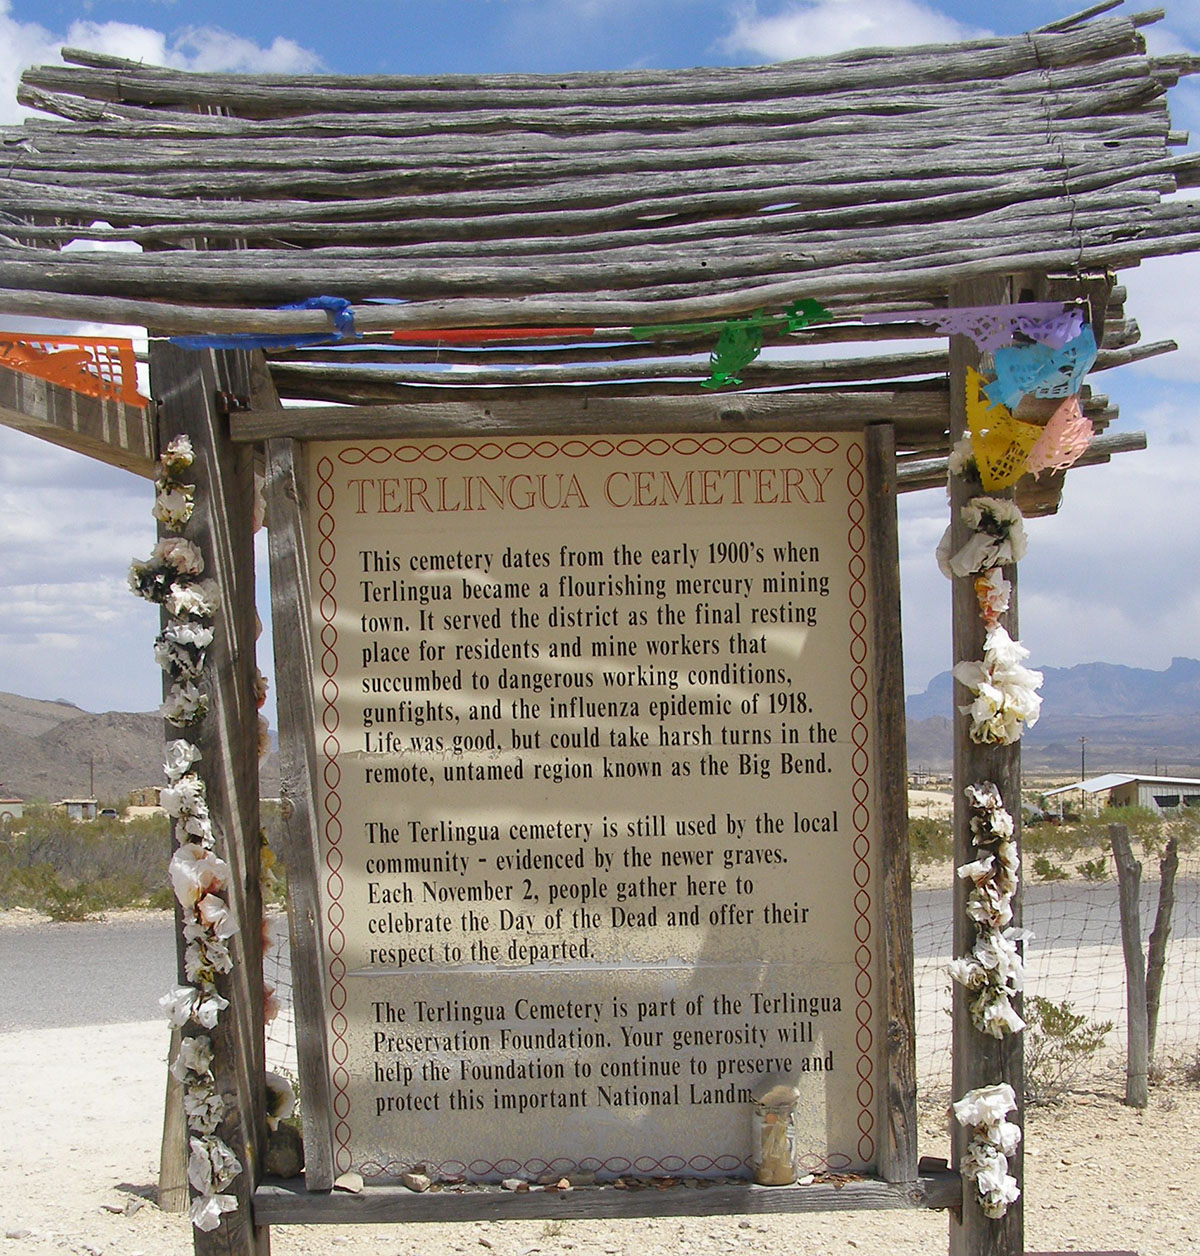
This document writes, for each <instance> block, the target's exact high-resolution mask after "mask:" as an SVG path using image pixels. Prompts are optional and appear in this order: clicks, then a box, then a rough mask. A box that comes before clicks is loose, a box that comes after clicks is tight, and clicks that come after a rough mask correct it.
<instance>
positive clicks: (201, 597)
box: [165, 580, 221, 619]
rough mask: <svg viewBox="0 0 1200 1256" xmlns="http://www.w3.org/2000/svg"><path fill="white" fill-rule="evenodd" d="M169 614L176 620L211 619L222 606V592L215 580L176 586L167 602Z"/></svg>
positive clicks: (168, 595) (173, 587)
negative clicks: (189, 618)
mask: <svg viewBox="0 0 1200 1256" xmlns="http://www.w3.org/2000/svg"><path fill="white" fill-rule="evenodd" d="M165 605H166V608H167V614H168V615H171V616H174V617H175V618H176V619H187V618H188V617H189V616H190V617H191V618H193V619H211V618H212V617H213V616H214V615H215V614H216V613H217V611H218V610H219V609H220V606H221V590H220V588H219V586H218V585H217V582H216V581H215V580H198V581H197V582H196V583H195V584H176V585H173V586H172V587H171V592H170V593H169V594H167V600H166V603H165Z"/></svg>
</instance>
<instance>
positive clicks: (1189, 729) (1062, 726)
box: [905, 658, 1200, 776]
mask: <svg viewBox="0 0 1200 1256" xmlns="http://www.w3.org/2000/svg"><path fill="white" fill-rule="evenodd" d="M1039 670H1040V671H1041V672H1042V673H1043V675H1044V677H1045V680H1044V682H1043V684H1042V688H1041V694H1042V717H1041V719H1039V720H1038V722H1037V724H1035V725H1034V727H1033V728H1031V729H1029V730H1028V731H1027V732H1026V734H1025V736H1024V737H1023V738H1022V740H1021V753H1022V757H1023V759H1024V761H1025V763H1026V765H1027V766H1028V767H1030V768H1035V769H1044V770H1047V771H1065V772H1071V771H1074V772H1075V773H1076V774H1078V771H1079V763H1080V744H1079V739H1080V737H1086V738H1087V744H1086V746H1085V747H1084V750H1085V751H1086V756H1087V772H1088V775H1089V776H1091V775H1093V774H1094V773H1097V772H1106V771H1121V770H1126V771H1138V772H1149V771H1155V770H1156V769H1157V771H1158V772H1159V773H1160V774H1163V775H1168V774H1175V775H1200V660H1197V659H1188V658H1176V659H1172V660H1171V665H1170V667H1168V668H1166V669H1165V670H1164V671H1161V672H1155V671H1149V670H1147V669H1145V668H1140V667H1124V666H1122V665H1120V664H1116V663H1079V664H1077V665H1076V666H1075V667H1043V668H1040V669H1039ZM953 688H954V686H953V677H952V676H951V674H950V673H949V672H941V673H939V674H938V675H937V676H935V677H934V678H933V680H931V681H930V682H929V687H928V688H927V689H926V690H925V692H924V693H921V694H913V695H911V696H910V697H909V698H908V699H907V701H906V702H905V712H906V715H907V718H908V759H909V764H910V765H911V766H912V767H925V768H928V769H930V770H933V771H944V770H946V769H947V768H948V767H949V765H950V763H951V759H952V755H953V750H952V746H951V725H950V721H951V718H952V716H953V703H954V696H953Z"/></svg>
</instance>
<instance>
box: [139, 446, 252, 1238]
mask: <svg viewBox="0 0 1200 1256" xmlns="http://www.w3.org/2000/svg"><path fill="white" fill-rule="evenodd" d="M193 460H194V455H193V451H192V446H191V442H190V441H189V440H188V438H187V437H186V436H180V437H177V438H176V439H175V440H173V441H172V442H171V443H170V445H168V446H167V449H166V452H165V453H164V454H163V455H162V457H161V458H160V459H159V468H160V469H159V474H158V490H157V494H156V497H155V504H154V512H153V513H154V517H155V518H156V519H158V520H159V521H160V522H161V523H162V524H163V525H164V527H167V528H182V527H183V526H184V525H185V524H186V523H187V522H188V520H189V519H190V518H191V517H192V511H193V508H194V504H195V488H194V486H193V485H191V484H189V483H187V482H186V481H184V479H183V478H182V477H183V475H184V473H185V472H186V471H187V469H188V468H189V467H190V466H191V465H192V462H193ZM203 572H204V557H203V555H202V554H201V553H200V551H199V549H198V548H197V547H196V546H195V545H193V544H192V542H191V541H188V540H185V539H184V538H183V537H178V536H169V537H165V538H164V539H163V540H161V541H159V543H158V544H157V545H156V546H155V547H154V549H153V551H152V552H151V554H150V557H149V558H148V559H147V560H146V561H145V562H137V561H135V562H134V563H132V564H131V566H130V569H129V585H130V588H131V589H132V590H133V591H134V592H135V593H137V594H138V595H139V596H140V597H144V598H146V599H147V600H148V601H151V602H156V603H158V604H159V605H160V606H162V607H164V608H165V610H166V614H167V623H166V626H165V627H164V628H163V631H162V633H161V634H160V635H159V637H158V639H157V640H156V641H155V645H154V656H155V659H156V660H157V661H158V663H159V665H160V666H161V667H162V669H163V671H164V672H166V674H167V676H168V678H169V680H170V689H169V691H168V694H167V698H166V701H165V702H164V703H163V705H162V708H161V710H162V715H163V717H164V718H165V719H166V720H167V721H169V722H170V723H172V724H174V725H176V726H177V727H181V728H184V727H189V726H192V725H195V724H197V723H199V722H200V720H202V719H203V718H204V716H205V714H206V713H207V711H208V697H207V695H206V694H205V693H204V692H203V691H202V690H201V688H200V681H201V677H202V673H203V670H204V660H205V656H206V654H207V652H208V647H209V646H210V645H211V644H212V640H213V628H212V622H211V621H212V620H213V618H214V617H215V615H216V613H217V610H218V607H219V605H220V598H219V596H218V593H217V587H216V584H215V583H214V582H213V581H209V580H202V579H201V576H202V574H203ZM199 760H200V751H199V750H198V749H197V748H196V747H195V746H194V745H192V743H191V742H189V741H185V740H178V741H172V742H170V743H168V745H167V748H166V760H165V762H164V764H163V770H164V771H165V773H166V777H167V786H166V788H165V789H163V790H162V792H161V795H160V801H161V804H162V807H163V809H164V810H165V811H166V812H167V814H168V815H170V816H171V817H172V819H173V820H174V821H175V831H176V836H177V838H178V842H179V844H178V845H177V847H176V848H175V852H174V854H173V855H172V856H171V863H170V869H169V872H170V878H171V886H172V888H173V889H174V891H175V897H176V899H178V901H179V904H180V906H181V907H182V909H183V936H184V973H185V976H186V977H187V980H188V982H189V983H190V984H189V985H178V986H175V987H174V988H173V989H172V990H170V991H168V993H167V994H165V995H164V996H163V998H162V999H160V1000H159V1003H160V1006H161V1007H162V1009H163V1011H164V1012H165V1013H166V1014H167V1016H168V1018H169V1019H170V1021H171V1023H172V1024H174V1025H177V1026H179V1027H180V1028H181V1029H184V1028H186V1027H188V1026H191V1027H192V1032H191V1033H188V1034H186V1035H185V1036H184V1038H183V1039H182V1042H181V1045H180V1049H179V1054H178V1056H177V1057H176V1058H175V1060H174V1061H173V1062H172V1064H171V1072H172V1074H174V1076H175V1077H177V1078H178V1079H179V1081H180V1082H181V1083H182V1085H183V1108H184V1113H185V1115H186V1117H187V1124H188V1135H189V1137H188V1143H189V1151H190V1154H189V1157H188V1181H189V1182H190V1183H191V1184H192V1186H193V1188H194V1189H195V1191H196V1192H197V1194H196V1196H195V1197H194V1198H193V1200H192V1205H191V1219H192V1223H193V1224H194V1225H195V1226H196V1227H197V1228H198V1229H200V1230H214V1229H216V1228H217V1226H218V1225H220V1223H221V1217H222V1215H223V1214H224V1213H227V1212H233V1211H235V1210H236V1209H237V1206H238V1201H237V1196H236V1195H230V1194H227V1193H225V1192H226V1188H227V1187H228V1186H229V1185H230V1183H232V1182H233V1180H234V1179H235V1178H236V1177H237V1176H238V1174H239V1173H241V1171H242V1166H241V1163H240V1162H239V1160H238V1158H237V1156H236V1155H235V1154H234V1153H233V1151H232V1149H231V1148H230V1147H229V1146H228V1144H227V1143H225V1142H224V1141H223V1140H222V1139H221V1138H219V1137H218V1136H217V1133H216V1131H217V1128H218V1126H219V1125H220V1123H221V1121H222V1120H223V1119H224V1116H225V1100H224V1098H223V1097H222V1095H221V1094H220V1092H219V1091H218V1090H217V1084H216V1079H215V1077H214V1076H213V1071H212V1063H213V1045H212V1039H211V1038H210V1037H209V1035H208V1034H207V1033H204V1032H196V1031H203V1030H211V1029H213V1028H214V1027H215V1026H216V1024H217V1020H218V1017H219V1016H220V1014H221V1012H223V1011H224V1010H225V1008H227V1007H228V1006H229V1002H228V1000H227V999H225V998H224V997H223V996H222V995H221V994H220V993H219V992H218V990H217V980H218V978H219V977H220V976H223V975H224V974H226V973H228V972H229V971H230V970H231V969H232V968H233V956H232V955H231V953H230V950H229V939H230V938H232V937H233V936H234V934H235V933H237V931H238V930H237V924H236V923H235V921H234V919H233V914H232V912H231V911H230V908H229V904H228V902H227V900H226V898H225V897H224V894H225V891H226V890H227V888H228V885H229V878H230V870H229V865H228V864H227V863H226V862H225V861H224V860H223V859H221V858H220V857H219V856H218V855H217V854H216V851H215V845H216V842H215V835H214V832H213V822H212V817H211V816H210V815H209V810H208V798H207V794H206V791H205V785H204V781H203V779H202V778H201V777H200V776H199V774H198V773H196V772H195V771H193V768H194V765H195V764H196V763H197V762H199Z"/></svg>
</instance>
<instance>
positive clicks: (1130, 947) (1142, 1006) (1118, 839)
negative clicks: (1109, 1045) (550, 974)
mask: <svg viewBox="0 0 1200 1256" xmlns="http://www.w3.org/2000/svg"><path fill="white" fill-rule="evenodd" d="M1108 840H1109V841H1110V842H1111V843H1112V851H1113V860H1114V861H1115V862H1116V865H1117V894H1118V898H1119V901H1120V905H1121V949H1122V950H1123V951H1124V952H1125V1015H1126V1020H1127V1028H1126V1034H1127V1043H1128V1048H1127V1053H1126V1056H1125V1102H1126V1103H1127V1104H1128V1105H1129V1106H1130V1107H1131V1108H1144V1107H1145V1106H1146V1105H1147V1104H1148V1103H1149V1102H1150V1067H1149V1065H1150V1040H1149V1030H1148V1024H1149V1022H1148V1021H1147V1019H1146V956H1145V954H1144V952H1143V951H1142V913H1141V905H1140V903H1139V901H1138V896H1139V894H1140V893H1141V888H1142V865H1141V864H1140V863H1138V861H1137V860H1136V859H1135V858H1134V857H1133V848H1132V847H1131V846H1130V844H1129V830H1128V829H1127V828H1126V827H1125V825H1123V824H1110V825H1109V826H1108Z"/></svg>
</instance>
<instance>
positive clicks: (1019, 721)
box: [938, 442, 1042, 1219]
mask: <svg viewBox="0 0 1200 1256" xmlns="http://www.w3.org/2000/svg"><path fill="white" fill-rule="evenodd" d="M975 469H976V468H975V461H974V458H973V456H972V453H971V450H970V446H969V443H964V442H959V444H958V445H956V446H955V448H954V450H953V451H952V452H951V457H950V470H951V474H957V475H973V474H974V473H975ZM962 519H963V522H964V523H965V524H966V526H967V528H968V529H969V531H970V533H971V535H970V538H969V540H968V541H967V542H966V544H964V545H963V546H962V547H961V548H960V549H959V550H957V551H953V552H952V550H951V541H950V536H951V529H950V528H947V529H946V534H945V535H944V536H943V538H942V541H941V544H940V545H939V546H938V565H939V566H940V567H941V569H942V571H943V573H944V574H945V575H946V576H947V577H955V576H957V577H959V578H961V579H966V578H969V577H972V576H973V577H974V592H975V597H976V600H977V602H978V604H979V613H980V616H981V618H982V620H983V624H984V628H985V630H986V634H985V636H984V654H983V658H982V659H981V660H978V661H970V660H964V661H961V662H959V663H957V664H956V665H955V668H954V678H955V679H956V680H957V681H958V682H959V683H960V684H962V685H964V686H966V687H967V688H968V689H970V690H971V692H972V694H973V695H974V700H973V701H972V702H971V703H969V704H968V705H967V706H964V707H962V708H961V710H962V711H963V713H964V714H967V715H969V716H970V720H971V726H970V736H971V739H972V741H975V742H977V743H979V744H981V745H1005V746H1007V745H1013V744H1015V743H1016V742H1018V741H1019V740H1020V738H1021V734H1022V732H1023V730H1024V728H1025V727H1032V726H1033V725H1034V724H1035V723H1036V722H1037V719H1038V716H1039V714H1040V712H1041V702H1042V700H1041V697H1040V695H1039V694H1038V693H1037V690H1038V689H1039V688H1040V686H1041V684H1042V675H1041V673H1040V672H1035V671H1032V670H1030V669H1029V668H1027V667H1025V666H1024V660H1025V659H1026V658H1028V657H1029V651H1028V650H1026V649H1025V647H1024V646H1022V645H1021V643H1020V642H1019V641H1014V640H1013V639H1012V637H1011V636H1010V635H1009V633H1008V630H1007V629H1006V628H1005V627H1004V625H1003V624H1002V623H1001V622H1000V620H1001V616H1003V615H1004V613H1005V612H1006V611H1007V610H1008V608H1009V601H1010V597H1011V594H1012V585H1011V583H1010V581H1008V580H1007V579H1006V578H1005V576H1004V571H1003V568H1004V567H1006V566H1008V565H1010V564H1013V563H1016V562H1018V561H1019V560H1020V559H1021V558H1023V557H1024V555H1025V552H1026V547H1027V541H1026V536H1025V528H1024V522H1023V520H1022V517H1021V512H1020V510H1019V509H1018V507H1017V505H1016V503H1014V502H1012V501H1009V500H1007V499H1005V498H996V497H974V498H972V499H971V500H970V501H969V502H968V503H967V504H966V505H965V506H964V507H963V508H962ZM966 795H967V801H968V805H969V817H968V824H969V828H970V832H971V836H972V838H973V840H974V844H975V856H976V858H975V859H974V860H973V861H972V862H971V863H967V864H963V865H962V866H961V867H959V868H958V869H957V874H958V876H959V878H960V879H962V880H964V881H969V882H970V883H971V889H970V891H969V893H968V896H967V915H968V917H969V918H970V919H971V920H972V921H973V922H974V925H975V938H974V942H973V943H972V946H971V950H970V953H969V954H968V955H967V956H965V957H960V958H956V959H954V960H952V961H951V963H950V966H949V972H950V976H951V977H952V978H953V979H954V980H955V981H957V982H958V983H959V984H960V985H962V986H963V987H964V989H965V990H966V992H967V995H968V998H969V999H970V1004H969V1006H970V1012H971V1022H972V1024H973V1025H974V1026H975V1028H976V1029H978V1030H979V1032H980V1033H982V1034H986V1035H988V1036H989V1037H992V1038H1003V1037H1005V1036H1006V1035H1007V1034H1014V1033H1020V1032H1021V1031H1022V1030H1023V1029H1024V1028H1025V1022H1024V1021H1023V1020H1022V1019H1021V1017H1020V1015H1019V1014H1018V1013H1017V1010H1016V1008H1015V1007H1014V1006H1013V1003H1014V1000H1015V999H1017V997H1018V996H1019V995H1020V993H1021V991H1022V989H1023V988H1024V979H1025V973H1024V965H1023V963H1022V959H1021V953H1020V943H1021V942H1023V941H1025V940H1026V939H1028V938H1029V937H1031V936H1032V935H1031V934H1030V933H1029V932H1028V931H1026V930H1023V929H1018V928H1015V927H1014V926H1013V924H1012V920H1013V907H1012V901H1013V896H1014V895H1015V893H1016V891H1017V886H1018V872H1019V868H1020V859H1019V857H1018V854H1017V844H1016V841H1015V840H1014V835H1015V824H1014V821H1013V817H1012V815H1011V814H1010V813H1009V812H1008V811H1007V810H1006V809H1005V806H1004V799H1003V797H1002V796H1001V793H1000V790H999V788H998V787H997V786H996V785H995V784H994V783H993V782H991V781H981V782H978V783H976V784H973V785H969V786H967V789H966ZM1016 1108H1017V1100H1016V1095H1015V1093H1014V1091H1013V1089H1012V1087H1011V1086H1010V1085H1009V1084H1008V1083H1007V1082H1001V1083H999V1084H997V1085H994V1086H984V1087H980V1088H978V1089H975V1090H971V1091H969V1092H968V1093H967V1094H966V1095H964V1096H963V1098H961V1099H960V1100H958V1102H957V1103H955V1104H954V1108H953V1110H954V1115H955V1118H956V1119H957V1120H958V1122H959V1124H960V1125H963V1126H965V1127H967V1128H969V1129H970V1131H971V1136H970V1140H969V1142H968V1144H967V1150H966V1153H965V1155H964V1157H963V1160H962V1163H961V1165H960V1169H961V1172H962V1174H963V1176H964V1177H965V1178H967V1179H969V1180H971V1181H974V1183H975V1187H976V1192H977V1196H978V1199H979V1206H980V1208H981V1209H982V1210H983V1213H984V1215H985V1216H988V1217H992V1218H996V1219H998V1218H1001V1217H1003V1216H1004V1215H1005V1213H1006V1212H1007V1211H1008V1207H1009V1205H1010V1204H1012V1203H1013V1202H1014V1201H1015V1200H1017V1199H1019V1198H1020V1195H1021V1191H1020V1188H1019V1186H1018V1185H1017V1180H1016V1178H1015V1177H1014V1176H1013V1175H1012V1174H1010V1173H1009V1171H1008V1168H1009V1160H1008V1158H1009V1157H1010V1156H1012V1155H1014V1154H1015V1153H1016V1151H1017V1149H1018V1147H1019V1146H1020V1144H1021V1130H1020V1127H1019V1126H1017V1125H1016V1124H1014V1123H1013V1122H1011V1121H1009V1120H1007V1115H1008V1113H1009V1112H1012V1111H1015V1110H1016Z"/></svg>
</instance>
